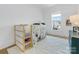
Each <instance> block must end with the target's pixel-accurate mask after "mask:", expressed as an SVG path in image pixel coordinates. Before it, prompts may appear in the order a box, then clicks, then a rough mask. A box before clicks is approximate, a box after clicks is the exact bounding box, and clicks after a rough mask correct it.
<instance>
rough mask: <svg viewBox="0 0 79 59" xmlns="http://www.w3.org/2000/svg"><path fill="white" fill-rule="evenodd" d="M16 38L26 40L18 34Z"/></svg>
mask: <svg viewBox="0 0 79 59" xmlns="http://www.w3.org/2000/svg"><path fill="white" fill-rule="evenodd" d="M16 36H17V37H19V38H22V39H24V38H23V37H21V36H20V35H17V34H16Z"/></svg>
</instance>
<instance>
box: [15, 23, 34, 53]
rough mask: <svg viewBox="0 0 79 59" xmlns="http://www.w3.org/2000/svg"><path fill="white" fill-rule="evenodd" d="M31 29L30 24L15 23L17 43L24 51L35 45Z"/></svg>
mask: <svg viewBox="0 0 79 59" xmlns="http://www.w3.org/2000/svg"><path fill="white" fill-rule="evenodd" d="M31 30H32V29H31V25H28V24H20V25H14V39H15V43H16V46H17V47H19V48H20V50H22V51H23V52H24V51H25V50H26V49H28V48H31V47H32V46H33V45H32V34H31Z"/></svg>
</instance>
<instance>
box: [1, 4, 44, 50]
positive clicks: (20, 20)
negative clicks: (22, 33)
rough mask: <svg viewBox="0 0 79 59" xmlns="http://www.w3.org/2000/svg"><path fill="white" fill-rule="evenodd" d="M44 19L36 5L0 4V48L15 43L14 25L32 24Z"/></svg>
mask: <svg viewBox="0 0 79 59" xmlns="http://www.w3.org/2000/svg"><path fill="white" fill-rule="evenodd" d="M42 19H43V17H42V12H41V9H39V8H38V7H37V6H36V5H10V4H9V5H6V4H5V5H0V48H5V47H7V46H10V45H12V44H14V32H13V26H14V25H15V24H31V23H33V22H39V21H41V20H42Z"/></svg>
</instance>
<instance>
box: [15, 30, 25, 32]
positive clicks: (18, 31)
mask: <svg viewBox="0 0 79 59" xmlns="http://www.w3.org/2000/svg"><path fill="white" fill-rule="evenodd" d="M15 31H18V32H24V31H21V30H15Z"/></svg>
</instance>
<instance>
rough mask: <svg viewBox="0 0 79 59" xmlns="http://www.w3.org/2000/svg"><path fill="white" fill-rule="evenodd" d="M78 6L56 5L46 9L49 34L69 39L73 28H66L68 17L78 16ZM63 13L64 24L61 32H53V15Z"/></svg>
mask: <svg viewBox="0 0 79 59" xmlns="http://www.w3.org/2000/svg"><path fill="white" fill-rule="evenodd" d="M77 7H78V5H68V4H67V5H63V4H62V5H54V6H53V7H50V8H46V9H44V10H43V11H44V21H45V22H46V24H47V28H48V29H47V30H48V33H49V34H53V35H60V36H65V37H68V34H69V33H68V31H69V30H70V29H72V27H71V26H66V25H65V24H66V23H65V22H66V19H67V18H68V16H71V15H74V14H77ZM56 13H61V14H62V23H61V29H60V30H57V31H56V30H53V29H52V27H51V14H56Z"/></svg>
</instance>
